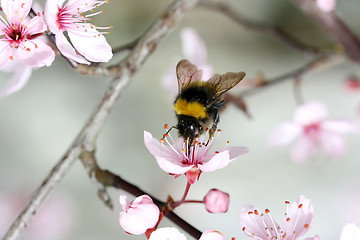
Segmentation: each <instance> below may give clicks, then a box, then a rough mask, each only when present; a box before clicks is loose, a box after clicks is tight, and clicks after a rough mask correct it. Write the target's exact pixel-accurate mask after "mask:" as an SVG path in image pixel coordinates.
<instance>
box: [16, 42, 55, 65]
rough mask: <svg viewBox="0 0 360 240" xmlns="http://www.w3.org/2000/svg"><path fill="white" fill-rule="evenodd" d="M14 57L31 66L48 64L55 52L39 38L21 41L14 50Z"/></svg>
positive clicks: (53, 57) (52, 59)
mask: <svg viewBox="0 0 360 240" xmlns="http://www.w3.org/2000/svg"><path fill="white" fill-rule="evenodd" d="M16 57H17V59H19V61H21V62H22V63H23V64H25V65H28V66H31V67H43V66H50V65H51V64H52V62H53V61H54V59H55V53H54V51H53V50H52V49H51V47H49V46H48V45H47V44H45V43H44V42H43V41H41V40H40V39H33V40H31V41H26V42H23V43H22V44H21V45H20V47H19V48H18V50H17V52H16Z"/></svg>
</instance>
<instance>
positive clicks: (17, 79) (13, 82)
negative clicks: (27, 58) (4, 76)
mask: <svg viewBox="0 0 360 240" xmlns="http://www.w3.org/2000/svg"><path fill="white" fill-rule="evenodd" d="M31 73H32V67H29V66H26V65H23V64H21V66H19V67H17V68H16V69H15V73H14V75H13V76H12V77H11V78H10V80H9V82H8V83H7V84H6V85H5V87H4V88H3V89H2V90H1V92H0V97H1V98H3V97H6V96H8V95H10V94H12V93H14V92H17V91H19V90H21V89H22V88H23V87H24V86H25V84H26V83H27V81H28V80H29V78H30V76H31Z"/></svg>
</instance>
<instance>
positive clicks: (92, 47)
mask: <svg viewBox="0 0 360 240" xmlns="http://www.w3.org/2000/svg"><path fill="white" fill-rule="evenodd" d="M106 2H107V1H100V0H82V1H78V0H68V1H66V3H65V1H64V0H47V2H46V6H45V18H46V22H47V24H48V26H49V29H50V31H51V32H52V33H54V34H55V40H56V46H57V47H58V49H59V50H60V52H61V53H62V54H63V55H64V56H65V57H67V58H69V59H72V60H74V61H76V62H78V63H84V64H89V62H88V61H87V60H89V61H92V62H107V61H109V60H110V59H111V58H112V51H111V47H110V45H109V44H108V43H107V42H106V39H105V37H104V36H103V33H102V32H99V31H98V29H99V30H100V29H106V28H109V27H105V28H101V27H97V26H95V25H93V24H91V23H89V22H88V21H90V20H91V18H90V17H91V16H93V15H96V14H99V13H101V11H99V12H96V13H91V14H88V15H84V13H85V12H88V11H93V10H94V9H96V8H97V7H99V6H100V5H102V4H103V3H106ZM64 32H67V35H68V37H69V38H70V40H71V44H72V45H71V44H70V43H69V42H68V40H67V38H66V36H65V35H64ZM78 53H80V54H81V55H79V54H78ZM84 57H85V58H86V59H87V60H86V59H85V58H84Z"/></svg>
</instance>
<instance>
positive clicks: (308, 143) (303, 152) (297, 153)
mask: <svg viewBox="0 0 360 240" xmlns="http://www.w3.org/2000/svg"><path fill="white" fill-rule="evenodd" d="M315 149H316V148H315V144H314V142H313V140H312V139H311V138H308V137H307V136H300V138H299V139H298V140H296V141H295V143H294V145H293V146H292V147H291V151H290V155H291V159H292V160H293V161H294V162H295V163H304V162H306V161H307V160H308V159H309V157H310V156H312V155H313V154H314V152H315Z"/></svg>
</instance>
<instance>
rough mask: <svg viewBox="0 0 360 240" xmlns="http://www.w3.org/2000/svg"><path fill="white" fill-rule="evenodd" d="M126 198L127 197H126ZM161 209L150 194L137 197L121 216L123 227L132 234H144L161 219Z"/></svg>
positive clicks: (120, 221) (120, 220)
mask: <svg viewBox="0 0 360 240" xmlns="http://www.w3.org/2000/svg"><path fill="white" fill-rule="evenodd" d="M125 200H126V199H125ZM159 214H160V210H159V208H158V207H157V206H156V205H155V204H154V203H153V201H152V199H151V198H150V197H149V196H148V195H142V196H140V197H137V198H136V199H135V200H134V201H132V202H131V203H130V204H129V207H128V209H127V210H126V211H122V212H121V213H120V217H119V223H120V225H121V227H122V228H123V229H124V230H125V231H126V232H127V233H130V234H136V235H139V234H143V233H145V232H146V230H147V229H149V228H152V227H154V226H155V225H156V224H157V222H158V219H159Z"/></svg>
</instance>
